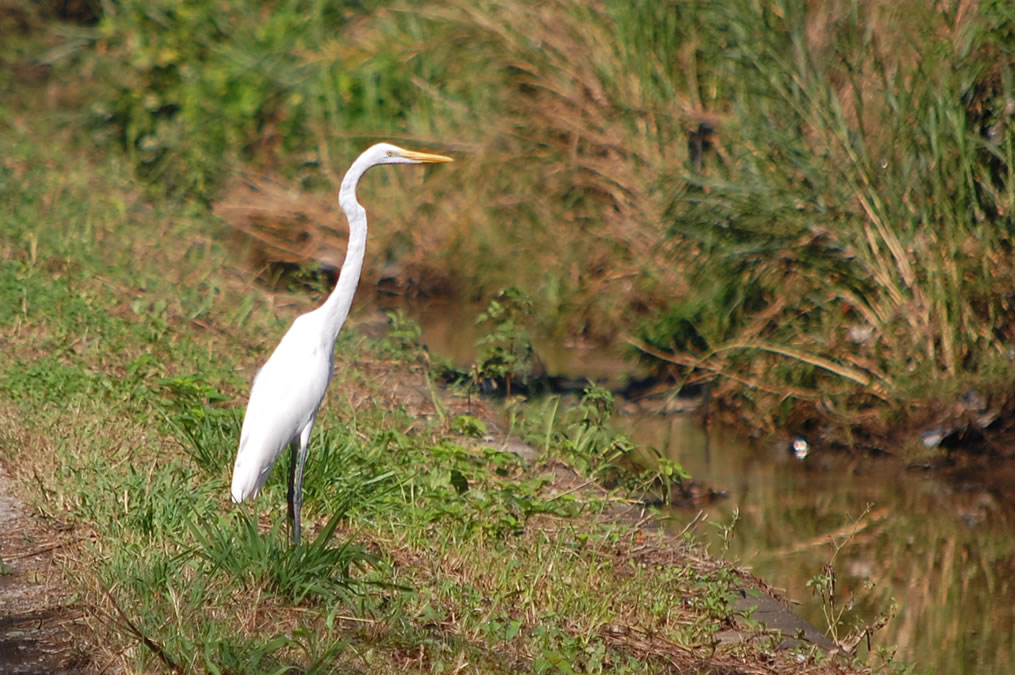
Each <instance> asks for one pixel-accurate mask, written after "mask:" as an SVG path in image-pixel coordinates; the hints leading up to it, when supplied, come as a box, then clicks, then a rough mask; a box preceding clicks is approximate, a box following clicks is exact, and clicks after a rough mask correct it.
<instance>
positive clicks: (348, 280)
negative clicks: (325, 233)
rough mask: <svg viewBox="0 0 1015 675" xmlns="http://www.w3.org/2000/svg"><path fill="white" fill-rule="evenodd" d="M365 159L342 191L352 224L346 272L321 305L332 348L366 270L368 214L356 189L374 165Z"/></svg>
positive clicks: (349, 174)
mask: <svg viewBox="0 0 1015 675" xmlns="http://www.w3.org/2000/svg"><path fill="white" fill-rule="evenodd" d="M363 159H364V158H363V156H360V157H359V158H358V159H357V160H356V161H355V162H353V163H352V166H350V167H349V170H348V171H346V173H345V178H343V179H342V187H341V188H340V189H339V191H338V203H339V205H340V206H341V207H342V210H343V211H344V212H345V217H346V218H347V219H348V221H349V245H348V248H346V251H345V261H344V262H343V263H342V271H341V272H340V273H339V275H338V282H337V283H336V284H335V290H333V291H332V292H331V295H329V296H328V299H327V300H326V301H325V302H324V304H323V305H321V311H322V312H324V324H325V325H326V326H327V327H328V331H329V332H328V336H329V337H330V342H331V344H334V342H335V339H336V338H337V337H338V331H340V330H341V329H342V324H343V323H345V319H346V317H347V316H349V308H350V307H352V298H353V296H354V295H355V294H356V286H357V284H359V276H360V272H361V271H362V269H363V254H364V253H365V252H366V246H367V212H366V209H364V208H363V206H362V205H361V204H360V203H359V202H358V201H357V200H356V185H357V184H358V183H359V179H360V178H361V177H362V176H363V174H364V173H366V170H367V169H369V168H370V167H371V166H372V165H371V164H370V163H368V162H365V161H362V160H363Z"/></svg>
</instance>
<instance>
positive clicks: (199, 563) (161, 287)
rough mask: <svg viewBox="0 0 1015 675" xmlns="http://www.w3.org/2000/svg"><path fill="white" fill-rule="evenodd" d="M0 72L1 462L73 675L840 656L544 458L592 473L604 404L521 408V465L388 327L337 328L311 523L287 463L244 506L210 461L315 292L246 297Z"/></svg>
mask: <svg viewBox="0 0 1015 675" xmlns="http://www.w3.org/2000/svg"><path fill="white" fill-rule="evenodd" d="M10 73H11V71H4V77H8V78H9V77H10V76H11V74H10ZM51 82H52V81H51ZM58 84H59V85H60V86H59V87H58V89H57V92H58V93H59V92H66V91H68V90H67V89H65V86H67V87H70V91H73V83H59V82H58ZM5 86H7V87H8V88H7V89H6V91H7V92H10V91H14V90H15V89H14V88H12V87H10V80H8V81H7V83H6V85H5ZM17 91H18V93H19V97H18V98H17V99H12V98H7V97H4V99H3V101H4V102H3V103H2V104H0V143H2V145H3V147H4V148H6V151H5V156H4V158H3V161H2V164H0V294H2V297H3V299H4V301H3V302H2V303H0V319H2V320H0V326H2V333H0V339H2V341H3V348H4V355H5V357H6V358H5V359H4V360H3V362H2V364H0V444H2V447H3V456H2V461H3V463H4V465H5V467H6V468H7V469H8V471H9V472H10V473H11V474H12V475H13V476H14V479H15V481H16V482H17V485H18V487H19V491H20V492H21V494H22V495H23V496H24V497H25V498H26V499H28V500H29V501H30V503H31V505H32V507H33V508H34V510H35V512H36V514H37V515H38V517H39V518H40V519H41V520H42V521H43V522H44V523H45V524H47V525H48V530H49V533H48V535H47V536H50V537H53V539H52V540H51V541H50V542H49V545H50V546H56V547H58V549H59V551H60V560H61V562H62V565H63V568H64V570H65V579H64V581H65V583H67V584H69V585H70V587H71V589H72V590H73V592H74V593H75V597H76V600H75V601H74V602H75V603H76V604H77V605H78V607H79V608H80V609H82V610H83V611H84V615H85V622H86V626H85V628H86V629H87V630H85V631H84V632H83V633H82V634H81V636H80V640H81V642H80V645H81V652H82V658H85V659H87V661H88V662H90V664H91V666H92V667H93V668H94V669H95V670H96V671H101V670H106V669H108V668H122V669H123V670H124V671H126V672H153V671H163V672H192V671H208V672H289V671H307V672H396V671H408V672H444V671H455V672H458V671H462V670H466V671H469V672H518V671H526V670H531V671H535V672H660V671H665V670H701V669H708V668H712V669H715V670H718V671H720V672H722V671H726V670H730V669H733V668H736V669H738V670H743V671H746V672H752V671H754V672H772V671H773V670H774V671H776V672H780V671H782V672H798V670H799V668H800V667H801V664H804V665H806V667H808V668H810V669H811V670H812V671H813V672H844V671H845V672H851V671H852V670H854V668H853V667H852V666H850V665H848V664H846V663H844V662H841V661H838V660H835V661H832V660H829V659H828V658H827V657H825V656H823V655H822V653H821V652H820V650H815V649H812V648H807V647H803V648H801V649H799V650H797V651H795V652H794V651H772V649H773V647H774V645H775V643H776V642H777V641H778V638H777V637H774V636H766V635H761V634H759V635H757V638H758V639H756V640H753V641H750V642H746V643H733V644H729V643H725V642H723V641H722V640H721V638H722V635H723V633H724V632H726V631H728V630H729V629H731V628H735V627H738V628H739V629H740V630H743V631H745V634H754V633H752V630H753V628H752V624H751V623H750V622H749V621H747V620H746V619H745V618H744V616H743V615H744V614H745V612H744V611H742V610H736V609H734V605H732V604H731V602H730V601H731V599H732V598H733V597H736V596H738V595H740V591H741V589H747V590H748V591H749V592H750V593H756V592H757V586H756V582H754V581H752V580H750V579H749V578H746V577H745V576H744V575H742V574H741V573H739V572H737V571H735V570H734V569H733V568H731V567H730V566H728V565H725V564H722V563H720V562H717V561H715V560H713V559H711V558H709V557H708V556H707V555H705V554H704V553H703V552H702V551H701V550H700V549H699V548H698V547H696V546H695V545H694V544H693V542H690V541H678V540H673V539H667V538H663V537H660V536H657V534H656V533H654V532H653V531H650V530H645V529H642V528H639V527H637V526H634V524H633V523H632V522H631V520H630V517H627V518H624V517H618V508H619V507H623V506H625V505H626V504H625V502H624V501H623V500H621V499H619V497H617V496H614V495H610V494H607V493H603V492H601V491H598V490H594V489H592V487H591V485H590V481H589V480H588V479H587V478H579V477H578V476H576V475H575V474H572V473H570V472H569V471H567V470H565V469H562V468H561V467H560V466H559V465H557V464H555V462H554V460H555V459H556V458H568V459H571V460H576V459H582V460H583V463H584V467H585V469H586V470H587V471H588V472H589V474H590V475H591V476H592V477H595V476H596V475H597V474H599V473H600V470H601V469H602V470H608V469H609V464H608V462H606V461H605V460H606V459H607V458H606V457H604V455H606V454H607V453H610V452H612V451H613V449H614V448H613V446H612V445H611V443H610V440H611V438H612V436H611V433H612V432H610V431H609V430H608V429H607V428H606V427H605V426H603V424H604V419H603V418H602V417H601V416H597V415H596V413H595V411H601V410H602V409H603V407H602V404H601V403H600V402H598V401H597V400H593V399H590V400H588V401H587V407H586V412H581V410H582V409H581V408H579V409H578V414H577V416H575V415H566V414H564V413H563V411H562V412H561V413H560V414H559V415H555V414H553V413H552V412H549V411H548V414H546V415H544V416H540V415H536V414H534V413H531V414H530V413H525V414H521V415H518V416H516V420H517V421H516V422H515V428H514V431H515V432H517V433H520V434H522V435H523V436H525V437H527V438H531V439H538V444H537V445H538V447H539V448H540V449H542V450H543V451H544V452H545V453H546V454H545V456H544V460H543V461H541V462H539V463H536V464H533V465H528V464H525V463H524V462H522V461H521V460H520V459H518V458H517V457H515V455H513V454H511V453H505V452H502V451H500V450H499V449H497V446H498V445H499V441H497V442H489V441H481V440H478V439H477V438H475V435H476V433H477V432H479V431H480V430H481V428H482V427H481V425H482V423H483V422H482V418H484V414H483V412H482V410H483V408H482V407H481V406H480V405H478V404H475V403H473V402H470V400H469V399H468V397H465V396H457V397H456V396H450V397H448V398H446V399H445V398H444V395H443V394H441V393H440V392H438V391H436V389H435V388H434V387H433V386H432V384H431V383H430V382H429V380H428V378H427V375H426V370H425V369H424V368H423V367H422V366H420V365H419V361H418V358H417V357H418V356H419V355H418V353H416V352H415V351H414V350H413V348H412V346H411V341H410V344H408V345H406V344H405V343H404V342H399V341H398V340H395V341H387V342H377V341H376V340H372V339H369V338H367V337H365V336H364V335H363V334H361V333H359V332H357V331H356V330H355V329H351V330H348V331H345V332H344V333H343V335H342V337H341V338H340V341H339V347H338V350H337V351H338V360H337V364H336V378H335V381H334V382H333V385H332V388H331V393H330V394H329V397H328V400H327V401H326V402H325V405H324V407H323V409H322V414H321V416H320V418H319V421H318V432H317V434H316V436H315V441H314V444H313V449H312V458H311V463H310V465H309V466H310V468H309V471H308V474H307V481H306V483H305V492H306V506H305V513H306V515H305V517H306V519H307V520H306V522H307V527H308V535H309V541H307V542H306V543H305V544H304V545H303V546H301V547H298V548H290V547H288V546H287V544H286V536H285V532H284V528H283V526H282V522H283V517H284V508H283V507H282V502H283V499H284V489H285V488H284V479H283V476H284V475H285V466H284V465H283V466H280V467H278V468H277V469H276V471H275V473H274V475H273V477H272V479H271V480H270V481H269V483H268V485H267V486H266V488H265V490H264V492H263V494H262V496H261V497H260V499H259V500H258V501H257V502H256V503H254V504H253V505H244V506H243V507H236V506H234V505H231V504H230V503H229V499H228V476H229V468H230V464H231V459H232V456H233V453H234V451H235V446H236V438H237V434H238V428H239V421H240V410H241V406H242V402H243V399H244V397H245V394H246V391H247V387H248V383H249V381H250V378H251V376H252V374H253V372H254V368H256V366H257V365H258V364H259V363H260V362H262V361H263V359H264V358H265V356H266V355H267V353H268V351H269V350H270V349H271V348H272V347H273V346H274V344H275V342H276V340H277V339H278V336H279V335H280V334H281V333H282V332H283V331H284V329H285V327H286V326H287V324H288V322H289V321H291V319H292V318H293V317H294V316H295V315H296V314H297V313H299V312H300V311H304V310H305V309H306V308H308V307H309V306H312V305H313V304H314V302H315V301H316V298H307V297H305V294H304V293H302V292H300V293H292V294H287V293H284V292H269V291H267V290H265V289H264V288H263V286H262V285H260V284H258V283H257V282H256V281H255V276H254V273H253V272H250V271H249V270H248V269H247V268H246V267H245V266H243V265H242V264H237V262H236V259H235V252H236V248H235V247H234V246H232V245H230V244H229V239H228V237H227V236H226V235H225V233H224V231H223V230H222V229H221V227H220V225H218V224H216V221H215V220H214V218H213V217H212V215H211V214H210V211H209V209H208V208H207V206H206V205H205V204H202V203H200V202H198V201H194V200H191V199H185V198H180V197H168V198H167V197H158V198H153V197H151V194H150V191H149V190H148V188H147V186H146V185H145V184H144V183H141V182H138V180H137V179H136V178H135V175H136V174H135V173H134V167H133V166H132V165H131V163H130V158H129V157H127V156H125V155H123V154H122V153H120V152H119V151H115V150H114V151H112V152H110V151H108V150H107V149H103V148H100V147H96V146H95V145H94V144H93V143H92V142H91V140H90V139H88V138H83V137H82V136H81V134H80V133H79V131H80V130H79V127H78V126H77V124H76V121H77V118H76V116H75V114H74V112H73V110H72V109H71V114H70V115H68V108H66V107H65V105H64V104H63V102H62V101H60V100H58V101H57V102H56V105H52V106H51V105H50V103H49V102H47V96H51V95H53V93H54V92H53V90H47V88H46V87H44V86H43V87H28V86H25V85H24V84H23V83H22V84H21V85H20V87H19V88H17ZM527 420H528V421H527Z"/></svg>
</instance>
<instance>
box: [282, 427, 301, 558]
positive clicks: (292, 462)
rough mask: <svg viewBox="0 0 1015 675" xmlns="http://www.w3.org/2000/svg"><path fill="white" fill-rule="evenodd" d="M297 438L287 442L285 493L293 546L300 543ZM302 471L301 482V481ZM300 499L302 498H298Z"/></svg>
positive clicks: (290, 538)
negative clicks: (287, 457)
mask: <svg viewBox="0 0 1015 675" xmlns="http://www.w3.org/2000/svg"><path fill="white" fill-rule="evenodd" d="M297 443H298V441H297V439H295V438H294V439H293V441H292V443H290V444H289V492H288V494H286V503H287V504H288V506H289V541H290V542H292V544H293V545H294V546H295V545H296V544H298V543H300V512H299V507H298V506H297V505H296V495H297V494H298V493H297V491H296V463H297V454H298V453H299V446H298V445H297ZM302 473H303V472H302V471H301V472H300V474H301V482H302ZM300 501H302V499H301V500H300Z"/></svg>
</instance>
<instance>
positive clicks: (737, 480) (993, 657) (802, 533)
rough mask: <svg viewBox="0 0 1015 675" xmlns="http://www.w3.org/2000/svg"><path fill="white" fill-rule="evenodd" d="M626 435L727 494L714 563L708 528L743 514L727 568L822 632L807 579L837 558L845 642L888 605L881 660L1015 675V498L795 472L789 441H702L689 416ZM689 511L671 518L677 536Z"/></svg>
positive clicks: (878, 466)
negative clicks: (848, 607) (886, 653)
mask: <svg viewBox="0 0 1015 675" xmlns="http://www.w3.org/2000/svg"><path fill="white" fill-rule="evenodd" d="M625 424H626V425H628V428H629V429H630V430H631V433H632V435H633V436H634V437H635V439H636V440H637V441H638V442H639V443H644V444H648V445H652V446H654V447H656V448H657V449H659V450H660V451H661V452H663V454H664V455H665V456H667V457H669V458H671V459H673V460H676V461H679V462H680V463H681V464H682V465H683V466H684V468H685V469H687V470H688V471H689V472H690V473H691V475H693V476H694V477H695V478H698V479H700V480H703V481H705V482H706V483H708V484H709V485H710V486H712V487H715V488H717V489H725V490H727V491H728V492H729V495H730V497H729V499H727V500H725V501H723V502H720V503H718V504H715V505H713V506H710V507H708V508H707V514H708V519H707V521H706V522H705V523H703V524H699V525H697V526H696V532H697V533H698V535H699V536H701V537H703V538H705V539H706V540H707V541H710V542H711V548H712V550H713V552H716V553H718V552H719V551H721V547H722V542H721V541H720V536H721V535H720V530H719V528H717V527H711V526H709V524H708V523H709V522H711V523H720V524H725V523H729V522H730V521H731V519H732V517H733V511H734V509H739V512H740V521H739V523H738V525H737V527H736V530H735V534H734V536H733V538H732V540H731V541H729V547H730V548H729V552H728V554H727V557H728V558H730V559H732V560H735V561H737V562H738V564H740V565H741V566H742V567H746V568H749V569H751V570H753V571H754V572H755V573H756V574H757V575H758V576H760V577H762V578H764V579H765V580H766V581H768V582H769V583H770V584H772V585H773V586H776V587H779V588H781V589H782V590H784V591H785V592H786V594H787V595H788V596H789V597H790V598H792V599H793V600H794V601H797V602H799V603H801V604H800V606H799V608H798V610H799V613H800V614H801V615H802V616H803V617H804V618H806V619H807V620H809V621H810V622H811V623H813V624H814V625H815V626H818V627H819V628H824V627H826V626H827V625H828V621H827V620H826V618H825V616H824V614H823V611H822V607H821V603H820V602H819V601H818V600H817V599H816V598H814V597H813V595H812V593H811V591H810V589H809V588H808V587H807V581H808V580H809V579H811V578H812V577H813V576H815V575H817V574H819V573H821V571H822V567H823V565H824V564H826V563H828V562H830V561H832V562H833V566H834V569H835V572H836V575H837V582H838V585H837V589H836V590H837V596H838V598H839V599H840V600H839V602H842V603H847V602H850V599H851V600H852V603H853V609H852V611H850V612H847V614H846V616H847V617H848V619H847V622H846V626H845V627H843V628H842V629H840V635H844V634H846V633H847V632H849V628H851V627H853V626H855V625H857V624H858V623H859V624H862V623H864V622H872V621H874V620H875V619H876V617H877V616H878V614H879V613H883V612H886V611H888V609H889V608H890V607H891V605H892V599H893V598H894V599H895V600H896V601H897V603H898V613H897V614H896V616H895V618H894V619H893V620H892V621H891V622H889V624H888V625H887V627H885V628H884V629H883V630H881V631H880V632H878V633H877V634H875V636H874V639H873V646H874V647H875V649H876V648H877V646H879V645H881V646H885V647H892V646H897V647H898V653H897V656H898V658H900V659H902V660H903V661H906V662H909V663H914V664H916V665H917V667H918V670H920V671H931V672H940V673H990V672H996V673H1002V672H1003V673H1008V672H1015V670H1013V669H1015V640H1013V638H1015V634H1013V633H1015V621H1013V615H1015V589H1013V584H1015V581H1013V576H1012V572H1013V571H1015V532H1013V530H1012V524H1013V517H1012V515H1013V514H1012V509H1011V502H1010V501H1009V502H1008V503H1004V502H1003V501H1002V500H1003V499H1004V498H1005V497H1009V498H1010V497H1011V493H1010V492H1008V493H1007V494H1005V491H1003V490H1002V492H1001V493H1000V494H999V493H998V490H996V489H995V490H991V489H988V488H985V487H984V483H983V481H981V480H970V481H962V480H959V481H956V480H955V479H954V478H952V479H950V480H949V481H947V482H946V481H944V480H940V479H938V478H936V477H933V476H927V475H921V474H913V473H911V472H906V471H905V470H902V469H900V468H899V467H897V466H894V465H890V464H888V463H887V462H883V463H874V464H871V463H869V462H864V463H860V464H852V465H851V464H848V463H843V462H842V461H840V460H839V459H838V458H831V459H830V458H828V457H822V456H821V453H820V452H818V453H813V452H812V453H811V454H809V455H807V456H806V458H805V459H803V460H802V461H801V460H797V459H795V458H794V457H795V453H794V448H793V446H792V443H790V442H787V443H783V444H777V445H771V446H768V447H764V446H762V447H759V446H757V445H755V444H751V443H747V442H744V441H743V440H742V439H740V438H737V437H736V436H735V435H733V434H730V433H728V432H724V431H723V430H722V429H712V430H709V431H708V432H707V435H706V432H705V431H704V430H703V429H702V428H701V427H700V426H699V425H698V424H697V423H696V422H695V421H694V420H693V419H691V418H688V417H674V416H671V417H632V418H628V419H627V420H626V422H625ZM797 454H800V453H799V451H797ZM1002 484H1003V483H1002ZM695 514H696V511H695V512H687V511H676V512H673V513H671V514H670V515H671V516H672V517H673V518H674V524H673V527H674V528H675V529H676V530H677V531H679V530H681V529H683V528H684V526H685V525H686V524H687V523H688V522H690V521H691V519H692V518H693V517H694V516H695ZM850 533H853V536H852V538H851V539H850V541H849V542H848V544H846V545H845V546H844V547H843V548H842V549H841V550H840V551H839V552H838V554H836V553H835V548H834V547H833V546H832V545H831V544H830V543H829V540H830V535H832V536H834V537H835V540H836V541H838V542H840V544H841V543H843V542H845V540H846V539H847V538H848V537H849V535H850Z"/></svg>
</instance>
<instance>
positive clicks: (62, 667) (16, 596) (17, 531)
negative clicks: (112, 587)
mask: <svg viewBox="0 0 1015 675" xmlns="http://www.w3.org/2000/svg"><path fill="white" fill-rule="evenodd" d="M67 540H68V537H67V536H66V535H64V534H63V533H61V532H59V531H57V530H56V529H55V528H53V527H46V526H44V525H43V523H41V522H39V518H37V517H36V516H34V515H33V514H32V513H31V511H30V510H29V509H28V507H26V506H25V504H24V503H23V502H21V500H19V499H18V497H17V496H16V495H15V493H14V490H13V484H12V480H11V476H10V474H9V473H8V472H7V469H6V468H5V467H4V466H3V465H2V464H0V559H2V563H3V565H4V568H3V574H2V575H0V672H2V673H9V674H18V675H26V674H29V673H81V672H88V671H92V670H94V668H93V664H92V660H91V657H90V653H89V651H90V650H89V649H88V640H87V639H86V638H85V635H86V633H85V629H84V627H83V619H84V612H83V611H82V609H81V608H80V607H78V606H77V605H76V604H75V602H74V598H73V595H72V593H71V592H70V590H69V589H68V588H67V587H65V586H64V585H63V583H62V581H61V571H60V566H59V558H58V556H59V551H60V549H61V548H62V547H63V546H64V544H65V543H66V542H67Z"/></svg>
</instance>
